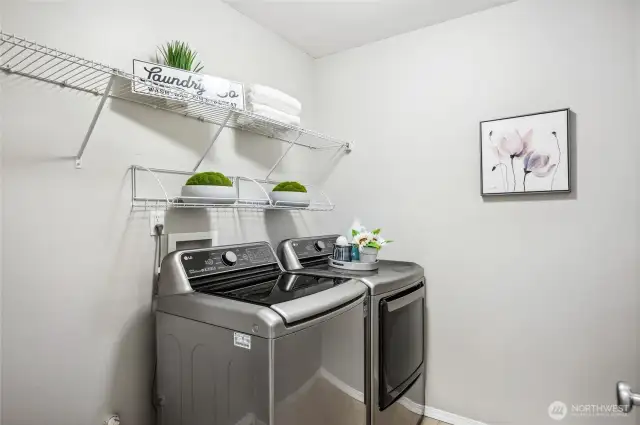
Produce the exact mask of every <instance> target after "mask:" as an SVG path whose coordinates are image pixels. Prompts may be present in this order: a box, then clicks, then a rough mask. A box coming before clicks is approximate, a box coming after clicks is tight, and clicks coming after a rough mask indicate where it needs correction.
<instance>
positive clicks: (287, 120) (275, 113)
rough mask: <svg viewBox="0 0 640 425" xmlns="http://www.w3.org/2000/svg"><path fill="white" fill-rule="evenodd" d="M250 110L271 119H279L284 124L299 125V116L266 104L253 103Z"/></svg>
mask: <svg viewBox="0 0 640 425" xmlns="http://www.w3.org/2000/svg"><path fill="white" fill-rule="evenodd" d="M251 110H252V111H253V113H254V114H256V115H261V116H263V117H266V118H271V119H272V120H275V121H279V122H281V123H284V124H290V125H295V126H300V117H298V116H295V115H291V114H287V113H286V112H282V111H279V110H277V109H274V108H272V107H270V106H267V105H261V104H259V103H254V104H252V105H251Z"/></svg>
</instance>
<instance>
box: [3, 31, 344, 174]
mask: <svg viewBox="0 0 640 425" xmlns="http://www.w3.org/2000/svg"><path fill="white" fill-rule="evenodd" d="M0 70H3V71H5V72H6V73H9V74H12V75H19V76H22V77H27V78H31V79H35V80H38V81H43V82H46V83H50V84H55V85H57V86H60V87H63V88H68V89H72V90H78V91H81V92H85V93H90V94H93V95H96V96H101V97H102V99H101V101H100V104H99V105H98V109H97V111H96V114H95V116H94V118H93V121H92V122H91V125H90V127H89V130H88V132H87V134H86V136H85V139H84V141H83V143H82V146H81V147H80V150H79V152H78V154H77V157H76V166H77V167H80V165H81V158H82V155H83V153H84V149H85V147H86V145H87V142H88V141H89V138H90V136H91V133H92V131H93V128H94V126H95V124H96V121H97V119H98V117H99V115H100V112H101V110H102V108H103V106H104V103H105V101H106V99H107V98H116V99H121V100H125V101H128V102H133V103H137V104H140V105H144V106H147V107H151V108H154V109H161V110H164V111H168V112H173V113H176V114H180V115H183V116H185V117H189V118H193V119H196V120H199V121H202V122H207V123H211V124H217V125H219V126H221V129H222V128H236V129H241V130H245V131H250V132H253V133H256V134H260V135H263V136H266V137H270V138H275V139H279V140H282V141H286V142H289V143H291V146H293V145H297V146H303V147H306V148H309V149H337V150H344V151H345V152H349V151H350V150H351V148H352V144H351V143H350V142H347V141H344V140H339V139H336V138H333V137H330V136H327V135H324V134H321V133H318V132H315V131H312V130H308V129H304V128H301V127H296V126H293V125H288V124H284V123H281V122H278V121H274V120H272V119H269V118H266V117H262V116H260V115H256V114H253V113H251V112H247V111H240V110H237V109H233V108H229V107H225V106H222V105H217V104H213V101H212V100H210V99H207V98H204V97H202V96H196V95H193V94H191V93H188V92H186V91H184V90H182V89H179V88H175V87H170V86H167V85H164V84H161V83H158V82H155V81H151V80H147V79H143V78H140V77H137V76H134V75H133V74H130V73H127V72H124V71H122V70H119V69H116V68H113V67H110V66H107V65H104V64H100V63H98V62H94V61H91V60H88V59H84V58H81V57H78V56H75V55H72V54H69V53H65V52H62V51H59V50H56V49H53V48H50V47H47V46H45V45H41V44H38V43H36V42H33V41H29V40H26V39H24V38H20V37H17V36H15V35H12V34H7V33H4V32H0ZM134 82H135V84H136V85H137V86H140V85H143V86H144V87H146V88H147V89H148V90H150V91H156V92H157V91H165V92H167V93H170V94H171V95H173V96H178V97H179V98H180V100H172V99H164V98H160V97H156V96H147V95H141V94H138V93H133V92H132V90H131V89H132V84H133V83H134ZM218 135H219V132H218V133H217V134H216V136H215V137H214V140H213V142H215V139H216V138H217V136H218ZM213 142H211V143H212V144H213ZM207 152H208V150H207ZM205 155H206V152H205ZM203 158H204V156H203ZM201 161H202V160H201ZM201 161H200V162H201ZM200 162H199V163H198V165H199V164H200ZM278 163H279V161H278ZM198 165H196V168H197V167H198ZM277 165H278V164H276V165H275V166H277ZM275 166H274V168H275Z"/></svg>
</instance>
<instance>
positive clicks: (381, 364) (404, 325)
mask: <svg viewBox="0 0 640 425" xmlns="http://www.w3.org/2000/svg"><path fill="white" fill-rule="evenodd" d="M337 238H338V235H327V236H316V237H308V238H296V239H288V240H285V241H282V242H281V243H280V244H279V245H278V256H279V257H280V261H281V262H282V264H283V266H284V268H285V269H286V270H289V271H290V272H291V273H294V274H301V275H309V276H316V277H334V278H349V279H357V280H359V281H361V282H363V283H364V284H366V285H367V287H368V288H369V292H368V296H367V301H366V306H367V307H366V309H367V310H368V314H367V320H366V337H365V340H366V348H367V349H366V350H365V352H364V356H365V358H366V365H367V370H366V378H367V379H366V391H365V400H366V404H367V423H368V424H370V425H415V424H418V423H420V422H421V421H422V419H423V415H424V409H425V385H426V364H425V363H426V362H425V358H426V355H425V353H426V338H425V335H426V334H425V330H426V304H425V293H426V291H425V284H424V269H423V268H422V267H420V266H419V265H417V264H415V263H411V262H406V261H388V260H379V269H378V270H376V271H369V272H358V271H355V272H354V271H346V270H342V269H336V268H334V267H330V266H329V265H328V261H327V260H328V257H329V256H330V255H331V254H332V253H333V246H334V244H335V241H336V239H337Z"/></svg>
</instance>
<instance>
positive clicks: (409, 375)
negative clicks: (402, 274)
mask: <svg viewBox="0 0 640 425" xmlns="http://www.w3.org/2000/svg"><path fill="white" fill-rule="evenodd" d="M379 308H380V335H379V336H380V340H379V345H380V359H379V368H380V370H379V376H380V388H379V392H380V393H379V394H380V395H379V408H380V410H384V409H386V408H387V407H389V406H390V405H391V404H392V403H393V402H394V401H396V400H397V399H398V398H400V397H401V396H402V395H403V394H404V393H405V392H406V391H407V390H408V389H409V388H410V387H411V385H413V383H414V382H415V381H416V380H417V379H418V378H419V377H420V374H421V372H422V365H423V361H424V312H425V305H424V285H423V284H420V285H419V286H417V287H413V288H411V289H408V290H407V291H403V292H400V293H398V294H395V295H392V296H391V297H389V298H385V299H383V300H382V301H381V302H380V307H379Z"/></svg>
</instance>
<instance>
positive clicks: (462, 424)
mask: <svg viewBox="0 0 640 425" xmlns="http://www.w3.org/2000/svg"><path fill="white" fill-rule="evenodd" d="M317 375H320V376H322V377H323V378H324V379H326V380H327V381H329V382H330V383H331V384H332V385H334V386H335V387H336V388H338V389H339V390H340V391H342V392H343V393H345V394H347V395H348V396H350V397H352V398H354V399H356V400H358V401H360V402H362V403H364V394H363V393H362V391H358V390H356V389H355V388H353V387H351V386H349V385H347V384H346V383H345V382H344V381H342V380H341V379H339V378H338V377H337V376H335V375H334V374H333V373H331V372H329V371H328V370H327V369H325V368H323V367H322V368H320V370H318V372H316V376H317ZM398 403H400V404H401V405H402V406H404V407H406V408H407V410H409V411H411V412H413V413H417V414H418V415H422V414H424V416H426V417H428V418H431V419H436V420H438V421H442V422H445V423H447V424H450V425H487V424H485V423H484V422H479V421H476V420H473V419H469V418H465V417H463V416H459V415H456V414H454V413H449V412H445V411H444V410H440V409H436V408H435V407H429V406H422V405H421V404H419V403H416V402H415V401H412V400H409V399H408V398H407V397H401V398H400V399H399V400H398Z"/></svg>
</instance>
